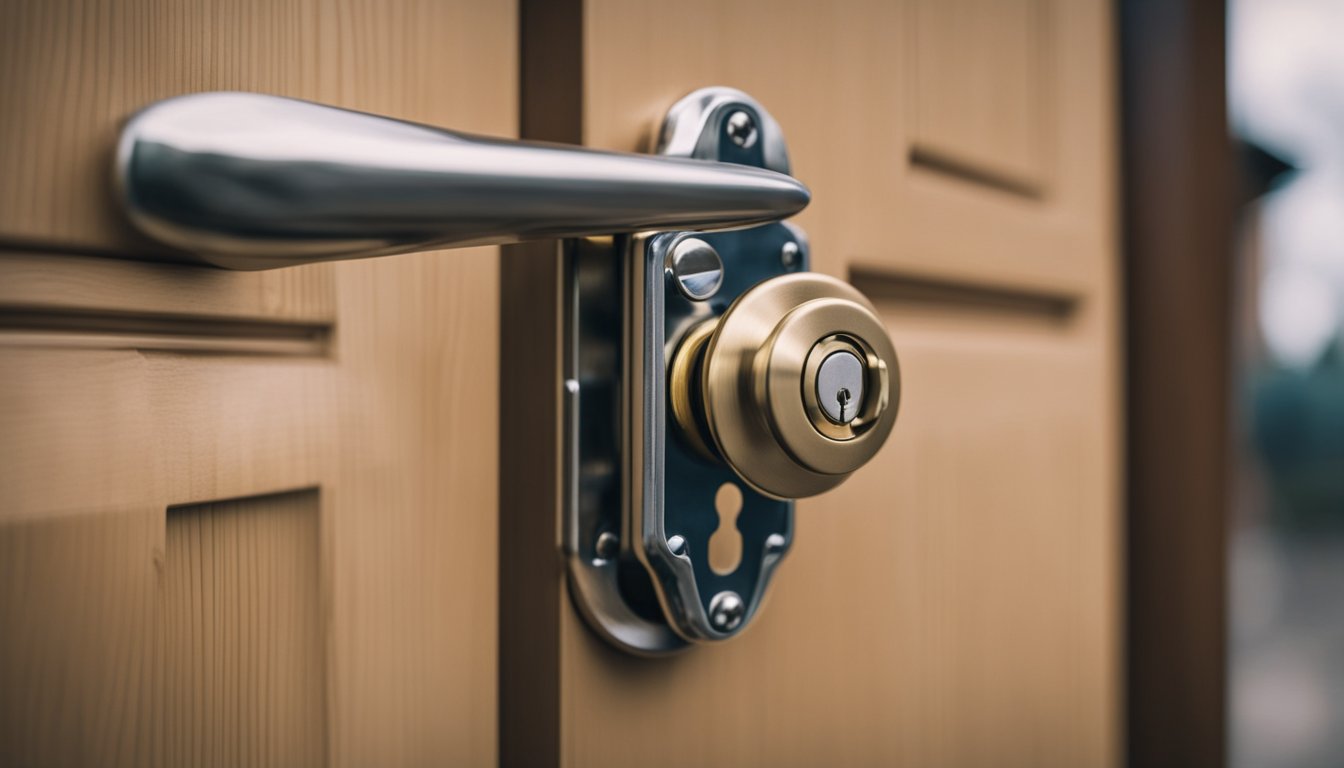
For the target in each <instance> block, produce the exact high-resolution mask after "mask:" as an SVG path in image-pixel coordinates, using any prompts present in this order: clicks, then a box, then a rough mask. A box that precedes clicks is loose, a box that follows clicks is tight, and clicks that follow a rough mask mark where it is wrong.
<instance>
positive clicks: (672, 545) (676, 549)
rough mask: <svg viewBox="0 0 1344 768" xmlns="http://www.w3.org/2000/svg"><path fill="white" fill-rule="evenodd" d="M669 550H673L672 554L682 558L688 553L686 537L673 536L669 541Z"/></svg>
mask: <svg viewBox="0 0 1344 768" xmlns="http://www.w3.org/2000/svg"><path fill="white" fill-rule="evenodd" d="M667 548H668V549H670V550H672V554H674V555H676V556H677V557H681V556H682V555H683V554H685V553H686V538H685V537H684V536H672V537H669V538H668V540H667Z"/></svg>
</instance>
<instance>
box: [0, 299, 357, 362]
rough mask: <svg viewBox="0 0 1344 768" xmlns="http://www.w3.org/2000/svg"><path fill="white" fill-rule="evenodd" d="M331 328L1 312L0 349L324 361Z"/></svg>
mask: <svg viewBox="0 0 1344 768" xmlns="http://www.w3.org/2000/svg"><path fill="white" fill-rule="evenodd" d="M330 341H331V326H330V325H328V324H322V323H304V322H292V321H278V320H255V319H237V318H226V317H225V318H221V317H211V318H202V317H190V316H183V315H168V314H137V313H123V312H108V311H88V310H69V309H61V308H51V307H23V306H16V305H11V306H5V307H0V345H4V346H36V347H69V348H90V349H145V350H163V351H172V352H186V353H215V354H245V355H283V356H297V357H324V356H326V355H327V354H328V351H329V350H330Z"/></svg>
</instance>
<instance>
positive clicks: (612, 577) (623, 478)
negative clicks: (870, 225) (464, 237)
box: [562, 88, 808, 655]
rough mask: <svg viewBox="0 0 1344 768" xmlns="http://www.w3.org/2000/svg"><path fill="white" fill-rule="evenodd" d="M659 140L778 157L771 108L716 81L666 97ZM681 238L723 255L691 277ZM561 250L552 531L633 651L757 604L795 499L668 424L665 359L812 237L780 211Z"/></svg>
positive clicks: (726, 155) (665, 645)
mask: <svg viewBox="0 0 1344 768" xmlns="http://www.w3.org/2000/svg"><path fill="white" fill-rule="evenodd" d="M658 153H659V154H663V155H668V156H681V157H690V158H696V159H702V160H719V161H725V162H732V163H739V164H743V165H749V166H755V167H759V168H766V169H769V170H774V171H777V172H780V173H788V172H789V163H788V154H787V151H786V149H785V146H784V141H783V135H782V133H781V132H780V129H779V126H778V124H776V123H775V121H774V120H773V119H772V118H771V117H770V115H769V114H768V113H767V112H766V111H765V110H764V109H763V108H762V107H761V106H760V105H759V104H757V103H756V102H755V101H754V100H753V99H751V97H749V96H747V95H746V94H744V93H741V92H740V91H734V90H732V89H727V88H709V89H704V90H701V91H697V92H696V93H694V94H692V95H690V96H688V97H687V98H685V99H683V100H682V101H681V102H679V103H678V104H677V105H675V106H674V107H673V108H672V109H671V110H670V111H669V113H668V117H667V119H666V122H665V124H664V127H663V132H662V136H661V139H660V142H659V148H658ZM689 238H696V239H698V240H700V241H703V242H704V243H706V244H708V245H709V246H710V247H711V248H712V250H713V251H715V252H717V254H718V256H719V258H720V259H721V262H722V269H721V273H720V274H718V275H714V274H713V269H712V267H713V265H712V261H711V262H704V263H698V264H697V265H695V266H694V269H695V270H696V272H695V274H694V275H692V276H691V277H692V278H693V280H694V283H693V286H689V287H688V286H683V285H682V280H681V279H679V274H678V271H677V270H674V269H673V258H672V257H673V254H674V252H677V246H678V244H680V243H683V242H684V241H686V240H687V239H689ZM682 250H683V251H684V250H685V249H682ZM699 255H700V254H692V256H693V257H697V258H698V257H699ZM562 265H563V266H562V269H563V270H564V274H563V285H564V286H565V296H564V302H563V306H564V313H565V318H564V325H565V345H564V360H563V376H564V390H563V398H564V409H563V412H564V418H565V424H564V434H565V436H566V445H565V446H564V449H565V450H564V454H565V459H564V461H565V472H564V477H565V489H564V504H565V509H564V530H563V535H562V538H563V545H564V549H565V553H566V557H567V560H568V569H569V575H570V586H571V591H572V593H573V597H574V599H575V602H576V603H577V604H578V606H579V607H580V609H581V611H582V612H583V614H584V615H585V617H586V618H587V620H588V622H589V623H590V625H591V626H592V627H593V628H594V629H595V630H596V631H597V632H598V633H599V634H601V635H602V636H603V637H605V638H606V639H607V640H608V641H610V642H611V643H613V644H615V645H617V646H618V647H621V648H623V649H625V650H628V651H631V652H635V653H639V654H644V655H658V654H664V653H669V652H673V651H677V650H680V649H683V648H685V647H687V646H688V645H690V644H691V643H694V642H706V641H716V640H724V639H727V638H729V637H732V636H734V635H736V634H738V633H740V632H741V631H742V630H743V629H744V628H745V627H746V626H747V625H748V624H749V623H750V622H751V620H752V618H753V617H754V616H755V614H756V612H757V611H758V610H759V608H760V605H761V603H762V600H763V598H764V596H765V593H766V589H767V587H768V585H769V582H770V577H771V575H772V574H773V572H774V569H775V567H776V566H777V565H778V564H779V562H780V560H781V559H782V558H783V557H784V555H785V554H787V552H788V550H789V547H790V545H791V543H792V539H793V515H794V503H793V502H792V501H782V500H779V499H774V498H770V497H767V496H765V495H762V494H760V493H757V492H756V491H754V490H752V489H751V488H750V487H748V485H747V484H745V483H743V482H742V481H741V480H740V479H739V478H738V477H737V476H736V475H735V474H734V473H733V471H732V470H731V469H730V468H729V467H728V466H726V465H724V464H723V463H721V462H720V463H715V462H711V461H709V460H707V459H705V458H702V456H701V454H700V453H698V452H697V451H695V450H694V449H693V447H692V446H690V445H688V444H687V441H686V440H685V439H683V438H682V437H681V436H680V434H678V433H677V432H676V430H673V429H671V428H670V425H671V420H672V415H671V413H670V404H669V401H668V386H667V384H668V368H669V365H670V364H671V360H672V356H673V352H674V351H675V350H676V348H677V345H678V344H679V343H680V342H681V341H682V339H683V338H684V337H685V335H686V334H687V332H688V331H689V330H691V329H692V328H693V327H695V326H696V325H698V324H699V323H701V322H702V321H704V320H706V319H709V318H712V317H716V316H719V315H721V314H722V313H723V312H724V311H725V310H726V309H727V308H728V307H729V305H731V304H732V302H733V301H734V299H736V298H737V297H738V296H740V295H741V294H742V293H744V292H745V291H747V290H748V289H749V288H751V287H752V286H754V285H757V284H758V283H760V282H762V281H764V280H768V279H770V278H773V277H778V276H780V275H785V274H789V273H791V272H799V271H805V270H807V268H808V244H807V240H806V238H805V236H804V235H803V233H802V231H801V230H799V229H798V228H797V227H795V226H793V225H791V224H788V223H774V224H766V225H763V226H757V227H753V228H750V229H740V230H734V231H728V232H715V233H701V232H664V233H659V234H651V235H630V236H625V235H620V236H613V237H606V238H588V239H582V240H569V241H566V243H565V246H564V253H563V259H562ZM685 276H686V275H685V274H684V272H683V273H682V274H681V275H680V277H685ZM715 277H717V278H718V279H719V283H718V286H717V289H716V290H714V289H713V286H712V283H713V282H714V280H713V279H712V278H715ZM706 294H712V295H706ZM726 484H731V485H733V486H735V487H736V488H737V490H738V491H739V492H740V495H741V499H742V506H741V510H740V512H739V513H738V514H737V516H736V527H737V532H738V533H739V534H740V536H741V557H740V560H739V562H738V564H737V566H736V568H735V569H733V570H732V571H731V572H730V573H719V572H717V571H716V570H715V569H714V568H712V567H711V565H710V557H709V547H710V539H711V536H713V535H714V533H715V531H716V529H717V528H718V527H719V524H720V516H719V514H718V512H717V511H716V507H715V496H716V494H718V493H719V492H720V489H721V488H722V487H723V486H724V485H726Z"/></svg>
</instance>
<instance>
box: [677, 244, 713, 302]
mask: <svg viewBox="0 0 1344 768" xmlns="http://www.w3.org/2000/svg"><path fill="white" fill-rule="evenodd" d="M667 268H668V270H669V271H671V273H672V276H673V277H675V278H676V279H677V288H678V289H679V290H680V291H681V294H682V295H683V296H685V297H686V298H688V299H690V300H691V301H704V300H705V299H708V298H711V297H712V296H713V295H714V294H716V293H718V292H719V287H720V286H722V285H723V259H721V258H719V252H718V251H716V250H714V246H712V245H710V244H709V243H706V242H705V241H704V240H701V239H700V238H698V237H687V238H685V239H683V240H681V241H679V242H678V243H677V244H676V245H674V246H672V253H671V254H669V255H668V264H667Z"/></svg>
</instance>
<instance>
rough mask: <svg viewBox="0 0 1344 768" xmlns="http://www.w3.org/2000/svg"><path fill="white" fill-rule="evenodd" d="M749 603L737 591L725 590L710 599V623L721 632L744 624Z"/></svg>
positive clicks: (730, 630)
mask: <svg viewBox="0 0 1344 768" xmlns="http://www.w3.org/2000/svg"><path fill="white" fill-rule="evenodd" d="M746 615H747V604H746V603H744V602H742V598H741V596H740V595H738V594H737V593H736V592H732V591H724V592H720V593H719V594H717V595H715V596H714V599H713V600H710V601H709V623H710V624H711V625H713V627H714V628H715V629H717V630H718V631H720V632H732V631H733V630H735V629H737V628H738V627H740V626H742V619H743V618H745V617H746Z"/></svg>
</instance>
